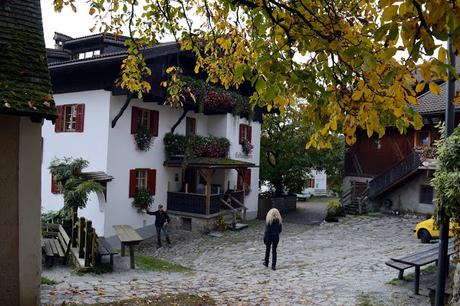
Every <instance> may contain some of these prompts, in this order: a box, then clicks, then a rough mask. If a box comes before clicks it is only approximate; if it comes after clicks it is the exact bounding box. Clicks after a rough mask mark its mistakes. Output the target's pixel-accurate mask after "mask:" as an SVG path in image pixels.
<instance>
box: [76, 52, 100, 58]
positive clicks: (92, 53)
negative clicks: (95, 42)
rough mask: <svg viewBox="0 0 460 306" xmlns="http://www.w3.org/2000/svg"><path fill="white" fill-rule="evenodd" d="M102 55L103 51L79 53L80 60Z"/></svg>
mask: <svg viewBox="0 0 460 306" xmlns="http://www.w3.org/2000/svg"><path fill="white" fill-rule="evenodd" d="M97 55H101V50H91V51H86V52H80V53H78V59H85V58H91V57H93V56H97Z"/></svg>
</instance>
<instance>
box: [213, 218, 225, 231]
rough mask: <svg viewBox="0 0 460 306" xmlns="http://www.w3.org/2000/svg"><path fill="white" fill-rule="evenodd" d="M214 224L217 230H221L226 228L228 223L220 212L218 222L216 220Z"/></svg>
mask: <svg viewBox="0 0 460 306" xmlns="http://www.w3.org/2000/svg"><path fill="white" fill-rule="evenodd" d="M214 226H215V228H216V230H218V231H220V232H222V231H224V230H225V228H226V227H227V225H226V224H225V220H224V216H223V215H222V214H219V215H218V216H217V219H216V222H214Z"/></svg>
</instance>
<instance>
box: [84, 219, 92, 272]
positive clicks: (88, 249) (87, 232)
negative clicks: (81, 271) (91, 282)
mask: <svg viewBox="0 0 460 306" xmlns="http://www.w3.org/2000/svg"><path fill="white" fill-rule="evenodd" d="M91 225H92V222H91V221H89V220H88V221H86V228H85V267H89V264H90V257H91V253H92V250H91V246H92V243H93V239H92V238H93V237H92V235H93V228H92V226H91Z"/></svg>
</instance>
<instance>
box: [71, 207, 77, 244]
mask: <svg viewBox="0 0 460 306" xmlns="http://www.w3.org/2000/svg"><path fill="white" fill-rule="evenodd" d="M77 219H78V215H77V209H74V210H73V212H72V232H71V238H70V240H71V241H72V247H73V248H76V247H77V237H78V229H77V227H76V225H77V222H78V220H77Z"/></svg>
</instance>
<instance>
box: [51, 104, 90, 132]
mask: <svg viewBox="0 0 460 306" xmlns="http://www.w3.org/2000/svg"><path fill="white" fill-rule="evenodd" d="M56 109H57V113H58V118H57V119H56V123H55V126H54V130H55V132H83V126H84V119H85V104H66V105H58V106H56Z"/></svg>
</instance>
